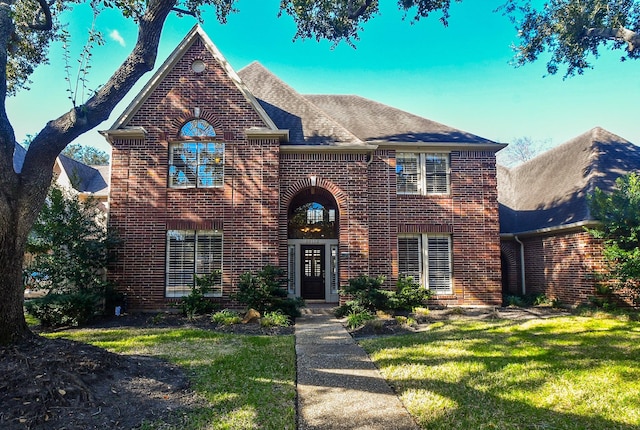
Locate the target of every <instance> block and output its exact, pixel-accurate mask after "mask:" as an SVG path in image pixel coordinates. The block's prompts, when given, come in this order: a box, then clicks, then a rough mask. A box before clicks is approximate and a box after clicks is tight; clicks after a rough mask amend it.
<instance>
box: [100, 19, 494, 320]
mask: <svg viewBox="0 0 640 430" xmlns="http://www.w3.org/2000/svg"><path fill="white" fill-rule="evenodd" d="M103 134H104V135H105V136H106V138H107V139H108V140H109V142H110V143H111V145H112V147H113V151H112V176H111V193H110V221H109V222H110V226H111V227H112V228H113V229H114V230H115V231H116V232H117V233H118V234H119V235H120V237H121V238H122V239H123V240H124V242H123V244H122V247H121V248H120V249H119V252H118V254H119V255H118V257H119V259H118V262H117V263H116V264H115V265H114V267H112V268H111V269H110V271H109V276H110V277H111V279H112V280H113V281H115V282H116V283H117V285H118V287H119V288H120V289H121V290H122V291H123V292H125V293H126V294H127V297H128V304H129V307H130V309H138V310H153V309H162V308H165V307H167V306H168V305H169V304H170V303H171V302H172V301H175V300H177V298H179V297H181V296H182V295H184V294H188V293H189V291H190V288H191V285H192V283H193V277H194V274H205V273H210V272H211V271H213V270H220V271H221V274H222V276H221V283H220V285H218V286H217V288H216V289H215V291H214V293H213V295H214V296H215V297H218V300H220V301H221V302H222V303H223V304H224V305H233V303H231V302H230V301H229V295H230V294H231V293H233V292H234V291H235V290H236V288H237V282H238V278H239V276H240V275H241V274H242V273H244V272H247V271H256V270H258V269H260V268H261V267H263V266H264V265H267V264H270V265H275V266H279V267H281V268H283V269H285V271H286V273H287V277H288V286H287V288H288V292H289V294H290V295H292V296H301V297H303V298H305V299H307V300H317V301H322V302H328V303H337V302H339V300H340V296H339V288H340V286H342V285H345V284H346V283H347V282H348V279H350V278H352V277H355V276H358V275H360V274H370V275H384V276H386V278H387V281H386V284H387V285H388V286H389V287H390V288H392V287H393V286H394V285H395V282H396V280H397V279H398V276H399V275H401V274H407V275H411V276H413V277H414V278H415V279H419V280H420V282H421V283H422V285H424V286H425V287H426V288H430V289H431V290H433V291H434V292H435V294H436V295H435V299H434V302H435V303H441V304H449V305H500V303H501V283H500V275H501V273H500V238H499V220H498V200H497V185H496V163H495V152H496V151H497V150H499V149H501V148H503V147H504V145H502V144H498V143H495V142H492V141H490V140H487V139H484V138H481V137H478V136H475V135H473V134H469V133H466V132H462V131H460V130H456V129H454V128H451V127H448V126H445V125H442V124H439V123H436V122H433V121H430V120H428V119H425V118H421V117H418V116H415V115H412V114H409V113H407V112H403V111H400V110H398V109H394V108H392V107H389V106H385V105H382V104H380V103H376V102H374V101H371V100H367V99H364V98H361V97H357V96H336V95H314V96H308V95H302V94H299V93H297V92H296V91H295V90H294V89H292V88H291V87H289V86H288V85H287V84H286V83H284V82H283V81H281V80H280V79H279V78H278V77H276V76H275V75H273V74H272V73H271V72H270V71H269V70H267V69H266V68H264V67H263V66H261V65H260V64H258V63H253V64H251V65H249V66H247V67H246V68H244V69H242V70H240V71H239V73H236V72H235V71H234V70H233V69H232V68H231V66H230V65H229V63H228V62H227V61H226V60H225V58H224V57H223V56H222V54H221V53H220V52H219V51H218V50H217V48H216V47H215V45H214V44H213V43H212V42H211V40H210V39H209V38H208V37H207V35H206V34H205V33H204V32H203V30H202V29H201V28H200V27H199V26H196V27H194V28H193V29H192V30H191V31H190V32H189V34H188V35H187V36H186V37H185V39H184V40H183V41H182V42H181V43H180V44H179V46H178V47H177V48H176V49H175V50H174V51H173V53H172V54H171V55H170V56H169V58H168V59H167V60H166V61H165V62H164V64H163V65H162V66H161V67H160V68H159V69H158V71H157V72H156V73H155V75H154V76H153V77H152V78H151V80H150V82H149V83H148V84H147V85H146V86H145V87H144V89H143V90H142V91H141V92H140V93H139V94H138V95H137V97H136V98H135V99H134V100H133V102H132V103H131V104H130V105H129V107H128V108H127V109H126V110H125V111H124V112H123V113H122V115H121V116H120V117H119V118H118V120H117V121H116V122H115V124H114V125H113V126H112V127H111V128H110V129H109V130H107V131H104V132H103Z"/></svg>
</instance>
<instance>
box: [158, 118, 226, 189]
mask: <svg viewBox="0 0 640 430" xmlns="http://www.w3.org/2000/svg"><path fill="white" fill-rule="evenodd" d="M180 135H181V137H183V138H187V139H188V138H199V139H198V140H197V141H186V142H177V143H172V144H171V145H170V148H169V186H170V187H174V188H196V187H197V188H211V187H222V186H224V143H222V142H211V141H209V142H208V141H206V138H207V137H214V136H215V135H216V132H215V130H214V128H213V126H212V125H211V124H209V123H208V122H207V121H205V120H203V119H194V120H191V121H189V122H187V123H186V124H185V125H184V126H183V127H182V128H181V130H180Z"/></svg>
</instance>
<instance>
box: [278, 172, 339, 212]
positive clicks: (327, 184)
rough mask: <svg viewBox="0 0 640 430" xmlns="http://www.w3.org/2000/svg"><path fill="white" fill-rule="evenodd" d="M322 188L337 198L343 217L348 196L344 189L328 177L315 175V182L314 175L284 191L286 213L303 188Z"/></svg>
mask: <svg viewBox="0 0 640 430" xmlns="http://www.w3.org/2000/svg"><path fill="white" fill-rule="evenodd" d="M313 187H316V188H322V189H324V190H326V191H328V192H329V193H330V194H331V195H332V196H333V198H334V199H335V200H336V203H337V204H338V208H339V209H340V217H342V213H346V208H347V196H346V194H345V193H344V191H342V189H341V188H340V187H339V186H337V185H336V184H334V183H333V182H331V181H330V180H328V179H324V178H320V177H317V176H316V177H315V183H314V180H313V178H312V177H307V178H304V179H301V180H299V181H297V182H295V183H294V184H293V185H291V186H290V187H289V189H288V190H286V191H285V192H284V193H282V199H281V201H282V203H283V207H284V208H285V209H287V211H284V213H288V209H289V205H290V204H291V200H293V198H294V197H295V196H296V195H297V194H298V193H299V192H300V191H302V190H306V189H308V188H313Z"/></svg>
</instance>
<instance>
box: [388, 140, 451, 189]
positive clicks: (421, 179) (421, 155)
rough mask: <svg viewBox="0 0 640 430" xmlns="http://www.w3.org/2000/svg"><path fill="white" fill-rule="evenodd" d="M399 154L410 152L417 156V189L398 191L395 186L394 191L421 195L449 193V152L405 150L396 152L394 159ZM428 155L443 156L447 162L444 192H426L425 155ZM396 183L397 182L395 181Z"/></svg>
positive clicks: (398, 156)
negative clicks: (414, 190) (413, 190)
mask: <svg viewBox="0 0 640 430" xmlns="http://www.w3.org/2000/svg"><path fill="white" fill-rule="evenodd" d="M401 154H411V155H414V156H416V157H417V158H418V162H417V164H418V168H417V173H418V178H417V182H418V184H417V188H418V190H417V191H416V192H411V191H400V190H398V189H397V187H396V193H397V194H399V195H423V196H425V195H426V196H438V195H441V196H444V195H449V194H451V160H450V158H451V157H450V153H449V152H406V151H400V152H397V153H396V160H397V159H398V158H400V155H401ZM428 156H438V157H443V158H444V160H445V162H446V163H447V166H446V185H447V190H446V191H445V192H428V191H427V188H428V187H427V157H428ZM396 184H397V182H396Z"/></svg>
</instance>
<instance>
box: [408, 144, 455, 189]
mask: <svg viewBox="0 0 640 430" xmlns="http://www.w3.org/2000/svg"><path fill="white" fill-rule="evenodd" d="M449 183H450V168H449V154H445V153H421V152H416V153H413V152H398V153H397V155H396V184H397V191H398V194H422V195H425V194H449V190H450V186H449Z"/></svg>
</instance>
